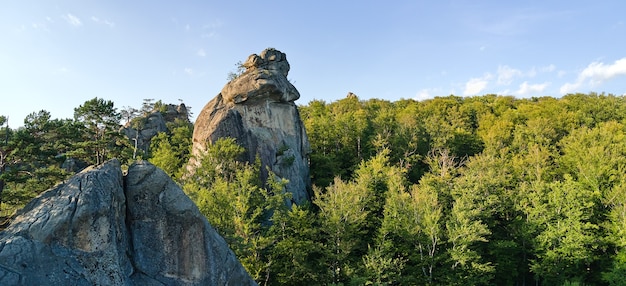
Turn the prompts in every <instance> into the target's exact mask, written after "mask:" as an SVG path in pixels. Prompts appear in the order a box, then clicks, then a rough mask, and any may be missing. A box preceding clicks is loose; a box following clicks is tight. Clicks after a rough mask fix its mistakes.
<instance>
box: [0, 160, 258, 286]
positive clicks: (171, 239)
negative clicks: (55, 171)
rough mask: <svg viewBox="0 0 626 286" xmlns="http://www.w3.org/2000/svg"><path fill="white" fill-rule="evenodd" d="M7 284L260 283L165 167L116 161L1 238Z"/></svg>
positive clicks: (42, 202) (48, 198)
mask: <svg viewBox="0 0 626 286" xmlns="http://www.w3.org/2000/svg"><path fill="white" fill-rule="evenodd" d="M0 285H256V283H255V282H254V281H253V280H252V279H251V278H250V277H249V275H248V274H247V273H246V271H245V270H244V268H243V267H242V266H241V264H240V263H239V262H238V261H237V259H236V258H235V256H234V254H233V253H232V251H230V249H229V248H228V245H227V244H226V242H225V241H224V240H223V239H222V238H221V237H220V236H219V235H218V234H217V232H216V231H215V230H214V229H213V228H212V227H211V226H210V225H209V224H208V222H207V221H206V219H204V218H203V217H202V215H201V214H200V212H199V211H198V209H197V208H196V206H195V205H194V204H193V203H192V202H191V200H190V199H189V198H188V197H187V196H186V195H185V194H184V193H183V192H182V190H181V189H180V188H178V187H177V186H176V184H175V183H174V182H172V181H171V180H170V179H169V177H168V176H167V175H166V174H165V173H164V172H163V171H162V170H160V169H158V168H156V167H155V166H153V165H151V164H149V163H138V164H135V165H133V166H131V167H130V168H129V171H128V175H127V176H126V177H125V178H124V177H123V176H122V171H121V169H120V164H119V162H118V161H116V160H112V161H109V162H107V163H105V164H104V165H101V166H100V167H97V168H88V169H86V170H84V171H83V172H81V173H79V174H77V175H75V176H74V177H72V178H71V179H70V180H69V181H67V182H65V183H63V184H60V185H58V186H56V187H55V188H53V189H50V190H48V191H46V192H44V193H43V194H42V195H40V196H39V197H37V198H35V199H34V200H33V201H31V202H30V203H29V204H28V205H27V206H26V207H24V209H23V210H22V211H21V212H20V213H19V214H18V215H17V216H16V218H15V220H14V221H13V223H12V224H11V225H10V226H9V227H8V228H7V229H6V230H5V231H3V232H2V233H0Z"/></svg>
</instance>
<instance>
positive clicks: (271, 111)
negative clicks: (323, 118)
mask: <svg viewBox="0 0 626 286" xmlns="http://www.w3.org/2000/svg"><path fill="white" fill-rule="evenodd" d="M243 66H244V67H245V68H246V71H245V72H244V73H243V74H241V75H239V76H238V77H236V78H235V79H233V80H232V81H230V82H229V83H227V84H226V86H224V88H223V89H222V91H221V92H220V93H219V94H218V95H217V96H216V97H215V98H214V99H213V100H211V101H210V102H209V103H207V105H206V106H204V108H203V109H202V111H201V112H200V115H199V116H198V118H197V119H196V123H195V126H194V133H193V154H194V155H196V156H198V155H200V154H202V153H203V152H204V151H205V150H206V146H207V144H211V143H212V142H215V141H216V140H217V139H219V138H222V137H233V138H235V139H236V141H237V143H238V144H239V145H241V146H242V147H244V148H245V149H246V152H247V154H246V155H247V160H248V161H249V162H254V160H255V157H256V156H259V157H260V159H261V164H262V166H263V167H262V171H263V174H262V177H263V178H264V179H265V178H266V177H267V173H266V172H265V169H266V168H265V167H266V166H267V167H269V168H270V169H271V170H272V171H273V172H274V173H276V175H278V176H279V177H281V178H284V179H288V180H289V183H288V184H287V186H286V190H287V191H288V192H290V193H292V195H293V201H295V202H296V203H297V204H300V203H302V202H305V201H307V200H309V199H310V195H309V192H310V185H311V182H310V178H309V165H308V154H309V153H310V146H309V141H308V137H307V135H306V131H305V129H304V125H303V124H302V121H301V120H300V115H299V113H298V108H297V106H296V105H295V103H294V101H295V100H297V99H298V98H300V93H298V90H297V89H296V88H295V87H294V86H293V85H292V84H291V83H290V82H289V80H287V73H288V72H289V63H288V62H287V57H286V55H285V54H284V53H282V52H280V51H278V50H275V49H266V50H264V51H263V52H261V54H260V55H256V54H253V55H251V56H249V57H248V59H247V60H246V62H245V63H244V64H243ZM195 164H197V162H195V161H194V160H193V159H192V161H191V164H190V168H191V169H193V168H194V166H195Z"/></svg>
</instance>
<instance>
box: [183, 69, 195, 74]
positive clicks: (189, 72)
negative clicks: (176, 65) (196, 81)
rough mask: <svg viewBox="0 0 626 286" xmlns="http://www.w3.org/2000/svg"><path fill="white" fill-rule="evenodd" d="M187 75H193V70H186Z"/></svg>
mask: <svg viewBox="0 0 626 286" xmlns="http://www.w3.org/2000/svg"><path fill="white" fill-rule="evenodd" d="M185 73H186V74H188V75H193V69H191V68H185Z"/></svg>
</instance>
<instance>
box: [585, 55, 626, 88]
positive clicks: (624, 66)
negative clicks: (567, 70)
mask: <svg viewBox="0 0 626 286" xmlns="http://www.w3.org/2000/svg"><path fill="white" fill-rule="evenodd" d="M620 75H626V58H621V59H619V60H617V61H615V62H614V63H613V64H610V65H605V64H604V63H601V62H593V63H591V64H589V66H587V68H585V69H584V70H583V71H582V72H581V73H580V75H579V76H578V77H579V78H582V80H586V79H589V80H590V81H591V84H600V83H602V82H604V81H607V80H609V79H611V78H614V77H616V76H620Z"/></svg>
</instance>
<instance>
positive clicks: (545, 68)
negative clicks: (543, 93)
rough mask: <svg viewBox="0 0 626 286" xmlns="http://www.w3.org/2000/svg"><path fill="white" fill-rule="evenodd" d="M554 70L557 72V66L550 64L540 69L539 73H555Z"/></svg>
mask: <svg viewBox="0 0 626 286" xmlns="http://www.w3.org/2000/svg"><path fill="white" fill-rule="evenodd" d="M554 70H556V66H555V65H553V64H549V65H547V66H545V67H540V68H539V71H541V72H553V71H554Z"/></svg>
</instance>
